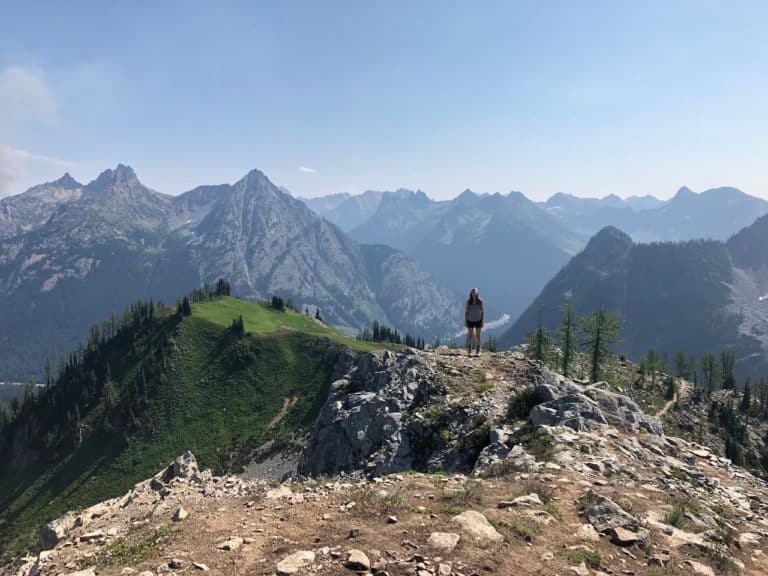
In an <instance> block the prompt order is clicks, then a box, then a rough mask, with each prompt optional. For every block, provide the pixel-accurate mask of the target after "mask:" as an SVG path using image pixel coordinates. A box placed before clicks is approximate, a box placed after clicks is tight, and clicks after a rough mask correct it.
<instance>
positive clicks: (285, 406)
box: [267, 396, 299, 430]
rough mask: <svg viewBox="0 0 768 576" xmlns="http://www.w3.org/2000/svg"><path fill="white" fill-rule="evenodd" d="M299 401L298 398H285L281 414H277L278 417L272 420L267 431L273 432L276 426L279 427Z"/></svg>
mask: <svg viewBox="0 0 768 576" xmlns="http://www.w3.org/2000/svg"><path fill="white" fill-rule="evenodd" d="M298 400H299V397H298V396H290V397H287V398H283V406H282V407H281V408H280V412H278V413H277V415H276V416H275V417H274V418H272V421H271V422H270V423H269V426H267V430H272V428H274V427H275V426H277V425H278V424H279V423H280V420H282V419H283V418H285V415H286V414H288V410H290V409H291V408H293V405H294V404H296V402H297V401H298Z"/></svg>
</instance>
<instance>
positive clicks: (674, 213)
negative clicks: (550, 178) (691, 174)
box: [543, 187, 768, 242]
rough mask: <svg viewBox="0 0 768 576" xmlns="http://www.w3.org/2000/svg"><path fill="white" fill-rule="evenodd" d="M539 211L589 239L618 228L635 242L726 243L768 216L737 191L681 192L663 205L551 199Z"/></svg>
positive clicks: (765, 207)
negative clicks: (700, 240)
mask: <svg viewBox="0 0 768 576" xmlns="http://www.w3.org/2000/svg"><path fill="white" fill-rule="evenodd" d="M543 206H544V207H545V208H546V210H547V211H548V212H549V213H550V214H551V215H552V216H554V217H556V218H558V219H560V221H561V222H562V223H563V225H564V226H567V227H569V228H571V229H572V230H574V231H576V232H580V233H582V234H588V235H592V234H595V233H597V232H598V231H599V230H600V229H601V228H603V227H605V226H616V227H617V228H620V229H621V230H624V231H625V232H626V233H627V234H629V235H630V236H631V237H632V238H634V239H635V240H636V241H638V242H663V241H669V240H692V239H694V238H711V239H715V240H725V239H726V238H728V237H729V236H730V235H731V234H734V233H735V232H736V231H738V230H740V229H741V228H743V227H744V226H748V225H749V224H751V223H752V222H754V220H755V218H757V217H758V216H761V215H763V214H765V213H766V212H768V202H766V201H765V200H763V199H761V198H756V197H754V196H750V195H749V194H745V193H744V192H742V191H741V190H738V189H736V188H714V189H712V190H706V191H705V192H702V193H701V194H696V193H695V192H692V191H691V190H690V189H688V188H685V187H683V188H681V189H680V190H679V191H678V192H677V194H676V195H675V196H674V197H673V198H671V199H670V200H668V201H666V202H662V201H661V200H658V199H657V198H654V197H652V196H643V197H632V198H628V199H627V200H622V199H621V198H619V197H618V196H606V197H605V198H601V199H597V198H578V197H576V196H570V195H568V194H555V195H554V196H552V197H551V198H550V199H549V200H547V201H546V202H545V203H543Z"/></svg>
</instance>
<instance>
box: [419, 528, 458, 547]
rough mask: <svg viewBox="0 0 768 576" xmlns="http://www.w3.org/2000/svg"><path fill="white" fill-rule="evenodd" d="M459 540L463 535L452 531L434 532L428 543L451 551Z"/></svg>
mask: <svg viewBox="0 0 768 576" xmlns="http://www.w3.org/2000/svg"><path fill="white" fill-rule="evenodd" d="M459 540H461V536H459V535H458V534H453V533H451V532H432V534H430V535H429V539H428V540H427V544H429V545H430V546H431V547H432V548H436V549H438V550H447V551H450V550H453V549H454V548H456V545H457V544H458V543H459Z"/></svg>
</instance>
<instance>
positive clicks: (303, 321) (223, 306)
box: [193, 296, 382, 352]
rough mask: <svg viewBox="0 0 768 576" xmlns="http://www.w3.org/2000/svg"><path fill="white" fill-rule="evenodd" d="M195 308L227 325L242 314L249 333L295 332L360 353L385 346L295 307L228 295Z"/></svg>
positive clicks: (195, 311) (211, 319) (219, 323)
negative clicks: (277, 306)
mask: <svg viewBox="0 0 768 576" xmlns="http://www.w3.org/2000/svg"><path fill="white" fill-rule="evenodd" d="M193 310H194V316H197V317H200V318H204V319H205V320H208V321H209V322H212V323H214V324H218V325H219V326H224V327H228V326H229V325H230V324H231V323H232V320H233V319H234V318H236V317H237V316H242V317H243V321H244V322H245V331H246V332H248V333H250V334H269V333H277V332H286V331H288V332H290V331H296V332H301V333H304V334H310V335H313V336H319V337H322V338H328V339H329V340H332V341H334V342H337V343H338V344H343V345H344V346H348V347H349V348H352V349H354V350H359V351H361V352H371V351H373V350H377V349H380V348H381V347H382V346H381V345H377V344H374V343H371V342H363V341H360V340H356V339H355V338H350V337H349V336H347V335H345V334H343V333H341V332H339V331H338V330H334V329H332V328H329V327H328V326H326V325H325V324H323V323H322V322H319V321H317V320H315V319H314V318H311V317H309V316H305V315H303V314H299V313H298V312H295V311H293V310H290V309H286V310H285V311H284V312H278V311H276V310H273V309H271V308H269V307H268V306H266V305H265V304H261V303H258V302H251V301H249V300H239V299H237V298H232V297H229V296H225V297H223V298H220V299H218V300H215V301H211V302H200V303H197V304H194V305H193Z"/></svg>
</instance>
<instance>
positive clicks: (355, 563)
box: [344, 548, 371, 572]
mask: <svg viewBox="0 0 768 576" xmlns="http://www.w3.org/2000/svg"><path fill="white" fill-rule="evenodd" d="M344 567H345V568H347V569H349V570H353V571H355V572H368V571H369V570H370V569H371V561H370V560H369V559H368V556H366V555H365V554H364V553H363V552H362V551H361V550H357V549H355V548H353V549H352V550H350V551H349V552H348V553H347V561H346V562H344Z"/></svg>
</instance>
